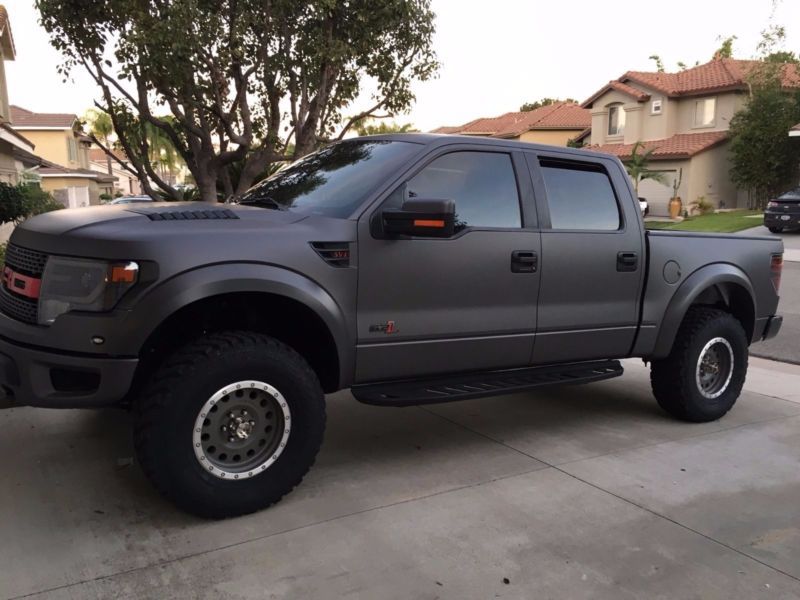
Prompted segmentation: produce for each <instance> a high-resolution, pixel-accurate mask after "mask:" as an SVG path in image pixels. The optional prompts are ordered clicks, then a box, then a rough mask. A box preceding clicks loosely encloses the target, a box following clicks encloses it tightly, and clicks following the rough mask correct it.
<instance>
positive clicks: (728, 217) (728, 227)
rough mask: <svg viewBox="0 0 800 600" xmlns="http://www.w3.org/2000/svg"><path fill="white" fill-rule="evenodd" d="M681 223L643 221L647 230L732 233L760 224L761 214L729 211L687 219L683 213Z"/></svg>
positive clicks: (750, 211)
mask: <svg viewBox="0 0 800 600" xmlns="http://www.w3.org/2000/svg"><path fill="white" fill-rule="evenodd" d="M684 217H687V218H684V219H683V221H679V222H677V223H676V222H674V221H645V227H647V229H668V230H673V231H707V232H716V233H733V232H735V231H743V230H745V229H750V228H752V227H757V226H758V225H760V224H761V220H759V218H758V217H761V213H760V212H758V211H752V210H731V211H725V212H719V213H709V214H705V215H699V216H696V217H689V216H688V215H687V214H685V213H684Z"/></svg>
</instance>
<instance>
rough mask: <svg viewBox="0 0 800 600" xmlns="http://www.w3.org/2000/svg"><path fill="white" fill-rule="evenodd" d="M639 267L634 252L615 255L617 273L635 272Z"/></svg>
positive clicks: (637, 258) (637, 256) (637, 257)
mask: <svg viewBox="0 0 800 600" xmlns="http://www.w3.org/2000/svg"><path fill="white" fill-rule="evenodd" d="M638 266H639V255H637V254H636V252H618V253H617V271H623V272H624V271H635V270H636V269H637V267H638Z"/></svg>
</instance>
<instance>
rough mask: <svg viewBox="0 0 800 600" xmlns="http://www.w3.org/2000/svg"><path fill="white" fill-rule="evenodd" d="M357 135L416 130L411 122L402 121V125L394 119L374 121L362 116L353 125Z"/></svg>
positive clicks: (411, 131)
mask: <svg viewBox="0 0 800 600" xmlns="http://www.w3.org/2000/svg"><path fill="white" fill-rule="evenodd" d="M353 129H355V130H356V133H358V135H380V134H383V133H413V132H416V131H418V130H416V129H414V126H413V125H412V124H411V123H403V124H402V125H401V124H399V123H397V122H395V121H388V122H387V121H376V120H375V119H370V118H364V119H361V120H359V121H357V122H356V123H355V124H354V125H353Z"/></svg>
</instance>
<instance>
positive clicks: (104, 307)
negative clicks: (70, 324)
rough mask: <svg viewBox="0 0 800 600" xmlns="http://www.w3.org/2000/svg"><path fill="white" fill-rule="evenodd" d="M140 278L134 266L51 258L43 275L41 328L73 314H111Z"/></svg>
mask: <svg viewBox="0 0 800 600" xmlns="http://www.w3.org/2000/svg"><path fill="white" fill-rule="evenodd" d="M138 278H139V265H137V264H136V263H135V262H113V263H112V262H106V261H101V260H87V259H83V258H66V257H63V256H51V257H50V258H48V260H47V265H46V266H45V268H44V274H43V275H42V288H41V291H40V294H39V324H40V325H50V324H51V323H52V322H53V321H55V320H56V317H58V316H59V315H62V314H64V313H65V312H68V311H70V310H86V311H90V312H104V311H108V310H111V309H112V308H114V306H115V305H116V304H117V302H119V299H120V298H122V296H123V295H124V294H125V292H127V291H128V290H129V289H131V288H132V287H133V286H134V285H136V281H137V280H138Z"/></svg>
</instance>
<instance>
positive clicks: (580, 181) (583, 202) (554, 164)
mask: <svg viewBox="0 0 800 600" xmlns="http://www.w3.org/2000/svg"><path fill="white" fill-rule="evenodd" d="M539 166H540V168H541V172H542V177H543V178H544V184H545V189H546V192H547V206H548V208H549V210H550V226H551V228H552V229H580V230H595V231H615V230H617V229H619V228H620V225H621V220H620V212H619V205H618V204H617V198H616V195H615V194H614V188H613V187H612V185H611V180H610V179H609V177H608V174H607V173H606V172H605V169H603V167H601V166H600V165H595V164H591V163H578V162H571V161H561V160H547V159H541V160H540V161H539Z"/></svg>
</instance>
